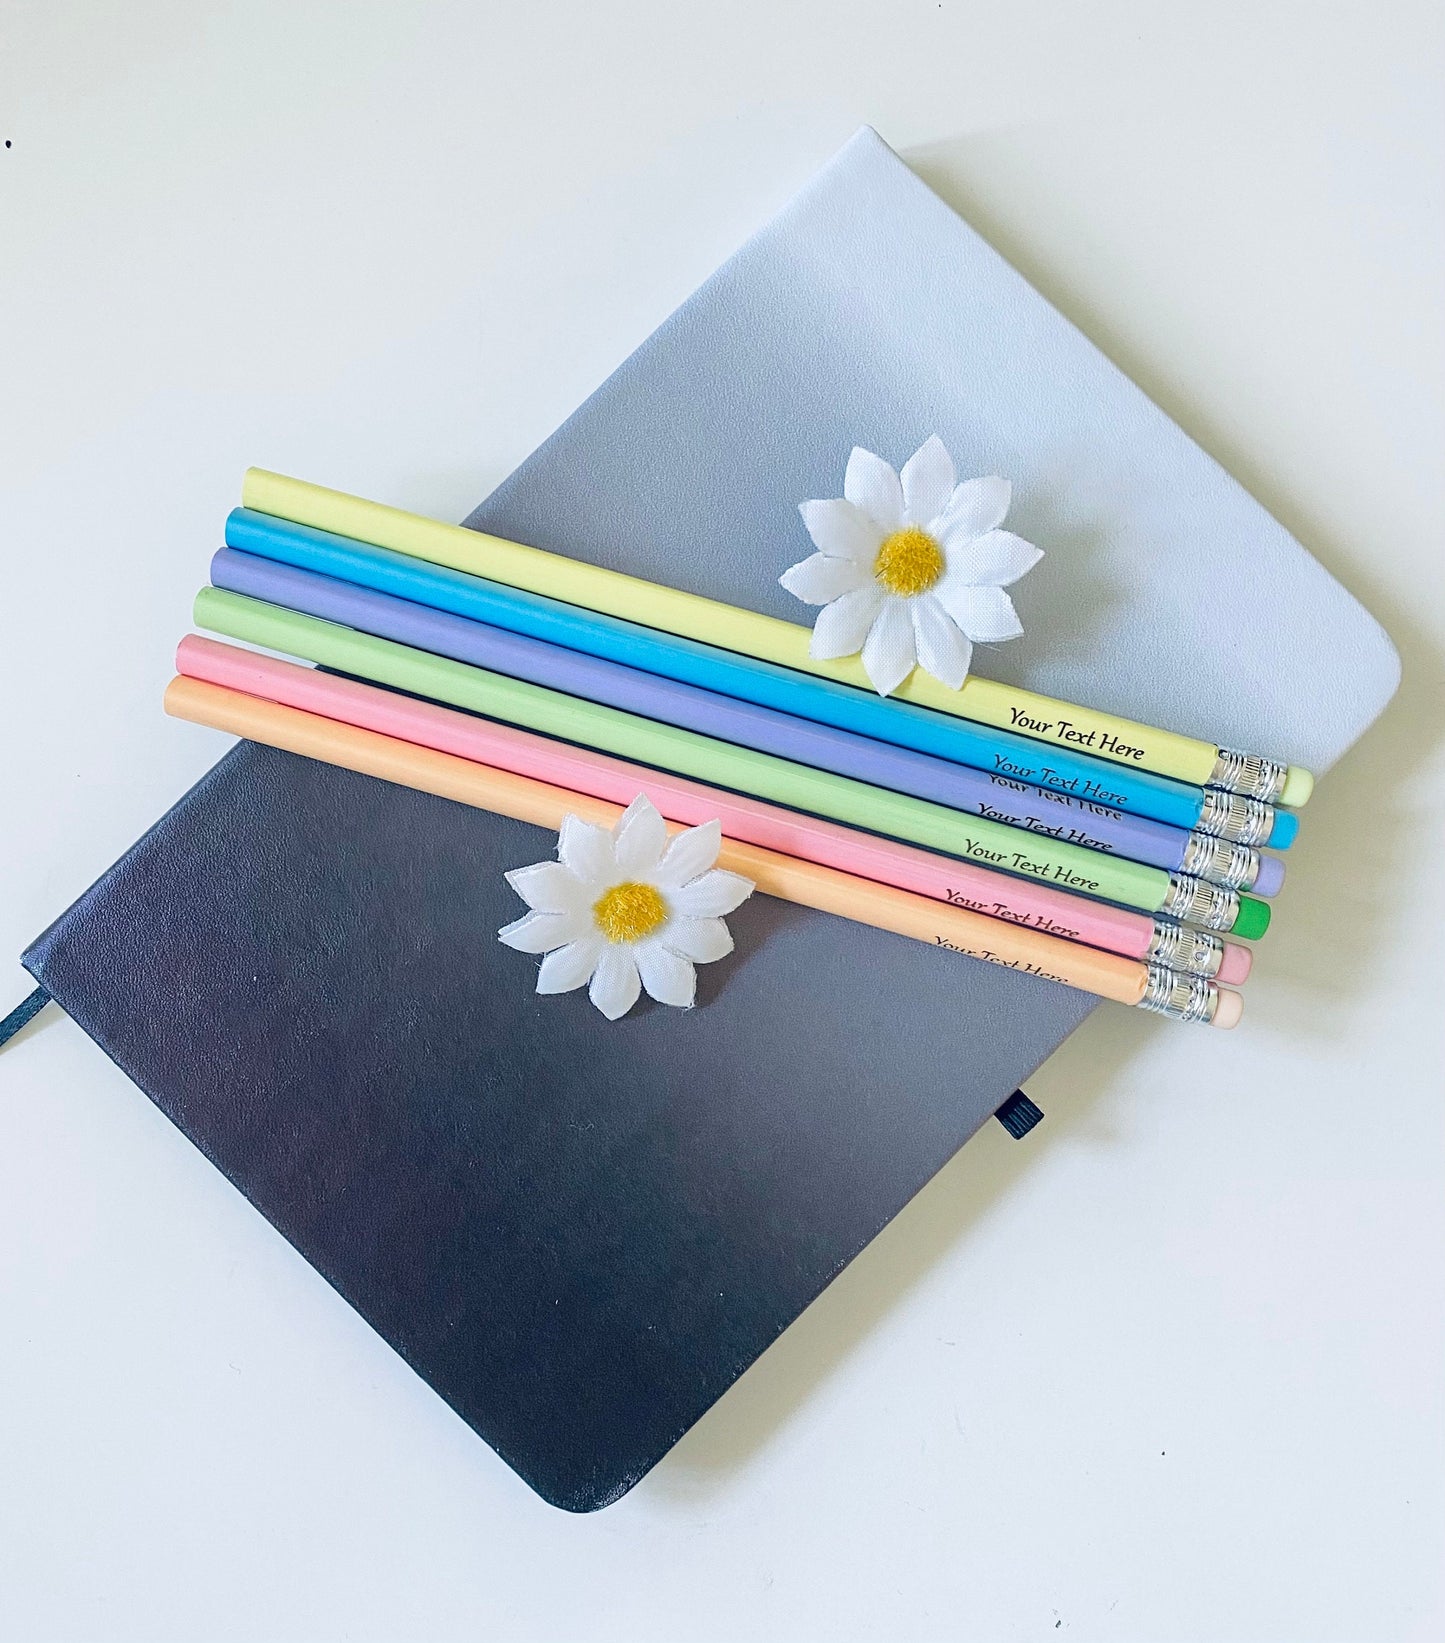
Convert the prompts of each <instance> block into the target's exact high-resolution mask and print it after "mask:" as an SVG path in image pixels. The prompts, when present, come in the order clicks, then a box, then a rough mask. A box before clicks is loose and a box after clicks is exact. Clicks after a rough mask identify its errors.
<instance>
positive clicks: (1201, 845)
mask: <svg viewBox="0 0 1445 1643" xmlns="http://www.w3.org/2000/svg"><path fill="white" fill-rule="evenodd" d="M1179 871H1180V872H1181V873H1190V874H1192V875H1193V876H1194V877H1195V878H1197V879H1208V880H1209V882H1210V883H1211V884H1224V885H1227V886H1228V887H1229V888H1230V889H1231V890H1248V889H1251V888H1252V887H1253V885H1254V881H1255V880H1256V879H1257V878H1258V877H1259V851H1258V850H1251V849H1250V848H1249V846H1248V845H1247V844H1231V843H1230V842H1229V840H1228V839H1215V838H1211V837H1210V836H1209V834H1208V833H1191V834H1190V835H1189V839H1188V842H1187V843H1186V844H1185V846H1184V859H1183V860H1182V861H1181V862H1180V863H1179Z"/></svg>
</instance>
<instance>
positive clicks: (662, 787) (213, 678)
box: [176, 634, 1251, 986]
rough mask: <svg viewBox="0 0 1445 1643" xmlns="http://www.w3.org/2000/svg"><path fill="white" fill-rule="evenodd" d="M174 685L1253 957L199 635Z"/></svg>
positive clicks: (1199, 962)
mask: <svg viewBox="0 0 1445 1643" xmlns="http://www.w3.org/2000/svg"><path fill="white" fill-rule="evenodd" d="M176 671H177V672H178V673H180V674H182V675H184V676H185V677H187V678H191V679H202V680H205V681H207V682H209V683H211V684H216V685H224V686H227V687H228V688H230V689H232V690H240V691H244V692H245V693H246V694H247V695H249V696H260V697H263V698H265V699H266V700H267V701H272V702H279V703H281V704H282V705H283V706H286V707H294V708H300V709H301V710H302V711H304V712H307V713H316V714H319V715H321V716H322V717H324V718H328V719H334V720H336V721H337V722H338V723H343V724H350V725H356V726H358V727H359V728H361V729H363V730H374V731H378V732H380V733H382V734H383V735H388V736H395V737H397V738H398V739H400V740H402V741H407V742H413V743H415V744H416V745H417V746H419V747H430V748H434V749H436V751H437V752H440V753H450V754H453V755H455V756H456V757H458V758H464V759H470V760H472V761H474V762H476V763H480V764H488V765H492V766H494V767H496V768H497V769H499V770H507V771H510V772H511V773H512V774H513V775H517V776H529V777H531V778H533V779H534V780H537V781H544V782H550V783H551V784H552V785H554V786H556V787H565V788H568V789H570V790H571V791H573V792H577V793H587V794H590V795H591V796H592V797H593V798H597V799H608V800H611V801H612V802H613V803H616V804H622V805H626V804H629V803H630V802H631V801H632V800H633V799H634V798H635V797H636V796H637V794H638V793H646V794H647V796H648V797H649V798H650V799H651V800H652V802H653V804H655V805H656V806H657V809H658V810H659V812H660V813H661V814H662V815H663V816H665V817H666V818H667V819H668V820H669V821H675V822H680V823H682V824H684V825H685V826H689V827H691V826H696V825H697V824H698V823H699V822H704V821H708V820H710V819H711V818H713V817H716V818H717V819H718V820H719V821H720V822H721V824H722V830H723V833H724V834H725V835H726V836H727V837H728V838H731V839H737V840H740V841H741V842H743V843H745V844H757V845H761V846H763V847H764V848H766V849H769V850H776V851H779V852H780V853H781V854H783V855H788V856H798V857H801V858H802V859H803V860H805V861H814V862H817V863H818V864H819V865H820V866H824V867H833V868H836V869H838V870H839V871H840V872H846V873H852V874H855V875H856V876H857V877H859V878H867V879H873V880H876V881H877V882H878V883H881V884H891V885H893V886H894V887H895V888H896V889H899V890H909V891H911V892H913V893H914V894H916V895H922V896H929V897H931V898H932V899H933V900H935V901H943V902H947V903H949V904H950V905H952V906H957V907H967V908H970V909H971V910H972V911H974V912H978V913H986V914H988V915H989V916H990V917H992V918H997V919H1003V920H1005V921H1006V922H1008V923H1010V924H1014V925H1019V926H1022V927H1024V928H1026V929H1033V930H1042V931H1044V932H1045V933H1046V934H1048V935H1053V936H1058V937H1060V938H1061V939H1063V940H1067V941H1082V942H1085V943H1087V944H1088V945H1089V946H1091V947H1102V948H1104V949H1105V950H1106V951H1108V952H1113V953H1122V954H1124V955H1125V956H1126V957H1130V958H1143V959H1150V960H1152V961H1154V962H1156V963H1160V964H1164V965H1166V966H1167V967H1168V968H1169V969H1172V970H1180V971H1183V972H1184V973H1186V974H1191V975H1204V976H1210V977H1213V978H1214V979H1215V980H1217V981H1220V982H1223V983H1226V984H1228V985H1231V986H1238V985H1239V984H1240V983H1241V982H1243V981H1244V980H1245V978H1246V977H1247V976H1248V974H1249V970H1250V963H1251V955H1250V951H1249V949H1248V948H1247V947H1241V946H1240V945H1239V944H1238V943H1236V942H1232V941H1222V940H1221V939H1220V938H1219V937H1218V936H1217V935H1214V934H1212V933H1211V932H1209V931H1206V930H1194V929H1190V928H1188V927H1187V926H1184V925H1179V924H1173V923H1170V922H1169V921H1167V920H1163V919H1151V918H1148V917H1147V916H1146V915H1144V914H1143V913H1135V912H1130V911H1129V910H1128V909H1126V908H1123V907H1114V906H1111V905H1109V904H1108V903H1107V902H1099V901H1090V900H1089V899H1088V898H1086V897H1084V896H1073V895H1069V894H1068V893H1067V892H1065V891H1061V890H1051V889H1049V888H1048V886H1047V885H1042V884H1038V883H1036V882H1034V881H1033V880H1031V879H1020V878H1014V877H1011V876H1010V875H1009V874H1007V873H996V872H993V871H991V870H990V869H988V868H986V867H975V866H973V865H972V864H970V863H968V862H962V861H956V860H954V859H953V858H952V857H949V856H939V855H934V854H932V853H931V852H929V851H926V850H918V849H915V848H914V847H913V846H911V845H906V844H899V843H897V842H896V841H894V840H892V839H883V838H878V837H876V836H875V835H874V834H871V833H864V832H860V831H858V830H857V829H856V828H850V827H841V826H839V825H838V824H837V823H835V822H829V821H824V820H822V819H821V818H820V817H817V816H807V815H803V814H802V813H800V812H798V811H795V810H785V809H782V808H780V807H779V806H776V805H771V804H766V803H764V802H763V801H762V800H760V799H754V798H749V797H748V796H746V795H745V794H739V793H730V792H727V791H725V790H723V789H721V788H715V787H708V786H705V785H703V784H702V783H698V782H690V781H687V780H686V779H685V778H683V777H681V776H672V775H668V774H665V773H663V772H660V771H657V770H652V769H649V768H647V767H646V766H643V765H637V764H630V763H628V762H626V761H625V760H622V759H614V758H611V757H609V756H608V755H607V754H605V753H597V752H594V751H593V750H592V749H591V748H585V747H574V746H573V745H572V744H571V743H570V742H558V741H554V740H552V739H551V738H550V737H546V736H537V735H533V734H531V733H530V732H528V731H525V730H518V729H515V728H514V727H513V726H511V725H505V724H498V723H496V722H494V721H493V720H490V719H482V718H478V717H477V716H476V715H474V714H470V713H460V712H458V711H457V710H456V709H454V708H447V707H441V706H438V705H437V704H436V703H434V702H424V701H418V700H417V699H416V698H415V697H413V696H403V695H400V694H399V693H398V692H396V691H392V690H384V689H381V688H379V687H378V686H375V685H368V684H363V683H361V682H360V681H359V680H355V679H343V678H340V677H338V676H337V675H335V674H332V673H325V672H322V671H320V670H319V669H316V668H311V667H302V666H300V665H298V664H297V663H295V662H286V661H282V660H280V659H279V658H277V657H274V656H263V655H260V654H258V653H257V652H256V651H252V650H241V649H238V648H237V647H236V646H234V645H226V644H221V643H219V642H218V641H216V640H214V639H203V638H200V637H199V636H197V635H195V634H190V635H188V636H187V637H186V638H185V639H183V640H182V641H181V643H180V647H179V648H178V650H177V652H176Z"/></svg>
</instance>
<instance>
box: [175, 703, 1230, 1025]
mask: <svg viewBox="0 0 1445 1643" xmlns="http://www.w3.org/2000/svg"><path fill="white" fill-rule="evenodd" d="M165 707H166V711H167V712H168V713H170V714H172V715H173V716H175V717H176V718H181V719H189V720H192V721H194V722H195V723H198V724H204V725H209V726H211V727H212V728H213V729H217V730H225V731H229V732H230V733H231V734H233V735H236V736H244V737H246V738H248V739H249V740H251V741H255V742H262V743H265V744H266V745H268V746H271V747H278V748H283V749H285V750H286V751H288V752H292V753H297V754H301V755H303V756H304V757H307V758H313V759H320V760H323V761H324V762H326V763H329V764H334V765H339V766H341V767H342V768H344V769H348V770H355V771H358V772H360V773H362V774H364V775H369V776H377V777H380V778H381V779H383V780H385V781H392V782H397V783H399V784H401V785H403V786H406V787H412V788H416V789H418V790H420V791H421V792H425V793H434V794H437V795H438V796H440V797H442V798H448V799H455V800H457V801H459V802H461V803H463V804H470V805H473V806H475V807H476V808H479V809H483V810H490V811H493V812H495V813H497V814H499V815H504V816H511V817H514V818H516V819H517V820H520V821H525V822H530V823H532V824H533V825H534V826H539V827H545V828H548V829H552V830H557V829H560V827H561V824H562V820H563V818H564V817H565V816H567V815H569V814H570V815H574V816H577V817H579V818H580V819H582V820H583V821H587V822H592V823H595V824H600V825H602V826H611V825H612V824H613V823H614V822H615V821H616V819H617V818H618V816H620V815H621V814H622V810H623V806H621V805H620V804H614V803H609V802H608V801H606V800H603V799H594V798H591V797H590V796H588V795H586V794H581V793H574V792H570V791H568V790H567V789H566V788H562V787H555V786H552V785H550V784H549V783H546V782H538V781H533V780H531V779H530V778H529V777H525V776H514V775H512V774H510V773H509V772H507V771H502V770H496V769H494V768H492V767H490V766H488V765H483V764H476V763H473V762H472V761H470V760H467V759H459V758H456V757H454V756H453V755H451V754H447V753H438V752H436V751H435V750H434V749H432V748H426V747H418V746H415V745H414V744H412V743H410V742H405V741H401V740H399V739H398V738H396V737H393V736H383V735H379V734H378V733H377V732H375V731H371V730H361V729H358V728H357V727H356V726H354V725H346V724H338V723H336V722H335V721H334V720H331V719H326V718H322V717H321V716H319V715H317V714H314V713H305V712H302V711H300V710H298V709H296V708H292V707H283V706H281V705H280V704H278V703H276V702H269V701H264V700H262V699H261V698H259V697H255V696H248V695H246V694H244V693H243V692H241V691H236V690H228V689H227V688H226V687H224V686H222V685H213V684H209V683H206V682H204V681H202V680H199V679H186V678H177V679H173V680H172V681H171V683H170V685H169V686H168V687H167V689H166V695H165ZM674 825H675V824H674ZM718 863H719V865H720V866H722V867H725V868H727V869H728V870H729V871H730V872H734V873H740V874H742V875H743V876H744V877H745V878H748V879H751V880H752V882H753V883H754V884H755V885H756V886H757V888H758V889H759V890H760V891H762V892H763V894H764V895H770V896H777V897H780V898H781V899H783V900H786V901H794V902H798V903H800V904H801V905H803V906H806V907H814V908H817V909H818V910H819V911H821V912H826V913H833V914H836V915H837V916H838V917H840V918H849V919H853V920H855V921H856V922H858V923H860V924H870V925H873V926H874V927H875V928H877V929H881V930H891V931H893V932H894V933H895V934H897V935H902V936H908V937H910V938H911V939H913V940H915V941H924V942H927V943H928V944H929V945H930V946H933V947H940V948H943V949H944V950H945V951H950V952H961V953H965V954H967V955H969V956H970V957H974V958H981V959H983V960H985V961H986V962H988V963H992V964H1001V965H1004V966H1006V967H1007V968H1009V969H1012V970H1019V971H1023V972H1026V973H1027V974H1029V975H1035V976H1041V977H1043V978H1045V979H1047V980H1050V981H1056V982H1059V983H1061V984H1062V985H1064V986H1066V987H1076V988H1079V989H1080V990H1082V991H1084V992H1090V993H1093V994H1094V995H1095V996H1096V997H1099V998H1109V999H1113V1000H1115V1001H1117V1002H1118V1003H1121V1004H1128V1005H1133V1006H1137V1007H1140V1008H1144V1009H1149V1010H1154V1011H1157V1012H1158V1013H1160V1014H1164V1015H1171V1016H1173V1017H1174V1018H1175V1019H1180V1020H1190V1021H1203V1022H1208V1023H1210V1024H1211V1025H1214V1026H1218V1027H1232V1026H1234V1025H1235V1024H1236V1023H1237V1022H1238V1021H1239V1018H1240V1015H1241V1013H1242V1009H1243V1000H1242V999H1241V997H1240V995H1239V994H1238V993H1236V992H1231V991H1230V990H1229V989H1227V988H1220V987H1219V986H1217V984H1216V983H1214V982H1212V981H1208V980H1206V979H1204V978H1203V977H1202V976H1189V977H1186V976H1181V975H1178V974H1176V973H1175V972H1174V971H1172V970H1167V969H1165V968H1163V967H1162V966H1160V965H1150V964H1146V963H1144V962H1143V961H1142V960H1139V959H1131V958H1124V957H1122V956H1120V955H1119V954H1117V953H1106V952H1101V951H1099V950H1098V949H1097V948H1094V947H1085V946H1082V945H1080V944H1079V943H1076V942H1070V941H1060V940H1059V939H1058V938H1057V937H1056V936H1050V935H1044V934H1042V933H1041V932H1039V931H1037V930H1027V929H1021V928H1015V927H1013V926H1010V925H1007V924H1003V923H1001V922H1000V921H999V920H997V919H991V918H988V917H986V916H984V915H983V914H982V913H974V912H970V911H969V910H968V909H966V908H962V907H949V906H946V905H944V904H943V903H941V902H937V901H932V900H929V899H928V898H927V897H924V896H915V895H910V894H909V893H908V892H907V891H904V890H895V889H893V888H892V887H890V886H888V885H884V884H876V883H873V882H872V881H870V880H868V879H861V878H855V877H853V876H852V875H851V874H848V873H839V872H836V871H835V870H834V869H832V868H829V867H820V866H819V865H818V864H817V863H815V862H811V861H803V860H801V859H799V858H796V857H793V856H785V855H781V854H779V853H778V852H777V851H773V850H765V849H762V848H761V847H760V846H757V845H751V844H742V843H739V842H737V841H736V840H732V839H725V840H724V841H723V846H722V850H721V852H720V854H719V857H718Z"/></svg>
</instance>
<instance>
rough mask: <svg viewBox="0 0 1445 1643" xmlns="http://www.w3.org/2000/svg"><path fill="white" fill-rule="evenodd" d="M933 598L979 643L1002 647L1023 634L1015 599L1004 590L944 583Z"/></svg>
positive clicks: (934, 591) (940, 584) (934, 593)
mask: <svg viewBox="0 0 1445 1643" xmlns="http://www.w3.org/2000/svg"><path fill="white" fill-rule="evenodd" d="M933 596H934V598H935V599H937V600H938V602H939V604H941V605H942V606H943V608H944V609H945V610H946V611H947V612H948V614H949V615H950V616H951V617H952V618H953V619H954V621H955V622H957V623H958V625H959V627H961V628H962V629H963V631H964V632H965V633H966V634H967V635H968V637H969V638H970V639H972V640H973V641H974V642H975V643H976V644H980V645H991V644H999V643H1001V642H1002V641H1003V640H1005V639H1017V638H1018V636H1019V635H1020V634H1021V633H1022V632H1023V624H1022V623H1021V622H1020V621H1019V618H1018V612H1017V611H1016V610H1015V609H1014V605H1013V600H1012V599H1010V598H1009V596H1008V595H1007V594H1006V593H1005V592H1004V591H1003V589H1002V588H971V587H965V586H962V585H949V584H947V583H945V582H940V583H939V584H938V586H937V587H936V588H935V589H934V590H933Z"/></svg>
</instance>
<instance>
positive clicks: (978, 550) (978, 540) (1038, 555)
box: [943, 531, 1044, 588]
mask: <svg viewBox="0 0 1445 1643" xmlns="http://www.w3.org/2000/svg"><path fill="white" fill-rule="evenodd" d="M950 534H951V537H952V539H951V540H949V539H947V538H946V539H945V540H944V544H943V552H944V557H945V558H946V559H947V561H948V570H947V572H946V574H947V576H948V577H949V578H950V579H952V580H954V581H957V582H967V583H970V584H972V585H973V586H974V587H991V588H1006V587H1008V585H1009V584H1010V583H1011V582H1017V581H1018V579H1019V577H1021V576H1026V575H1027V574H1028V572H1029V571H1031V570H1032V569H1033V568H1034V566H1035V565H1037V564H1038V562H1039V560H1040V559H1042V558H1043V556H1044V550H1043V549H1042V548H1036V547H1035V546H1034V545H1033V543H1032V542H1025V541H1024V539H1023V537H1021V536H1015V535H1014V533H1013V532H1012V531H986V532H985V533H984V534H983V535H982V536H975V537H964V536H962V535H961V534H959V535H952V533H950Z"/></svg>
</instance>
